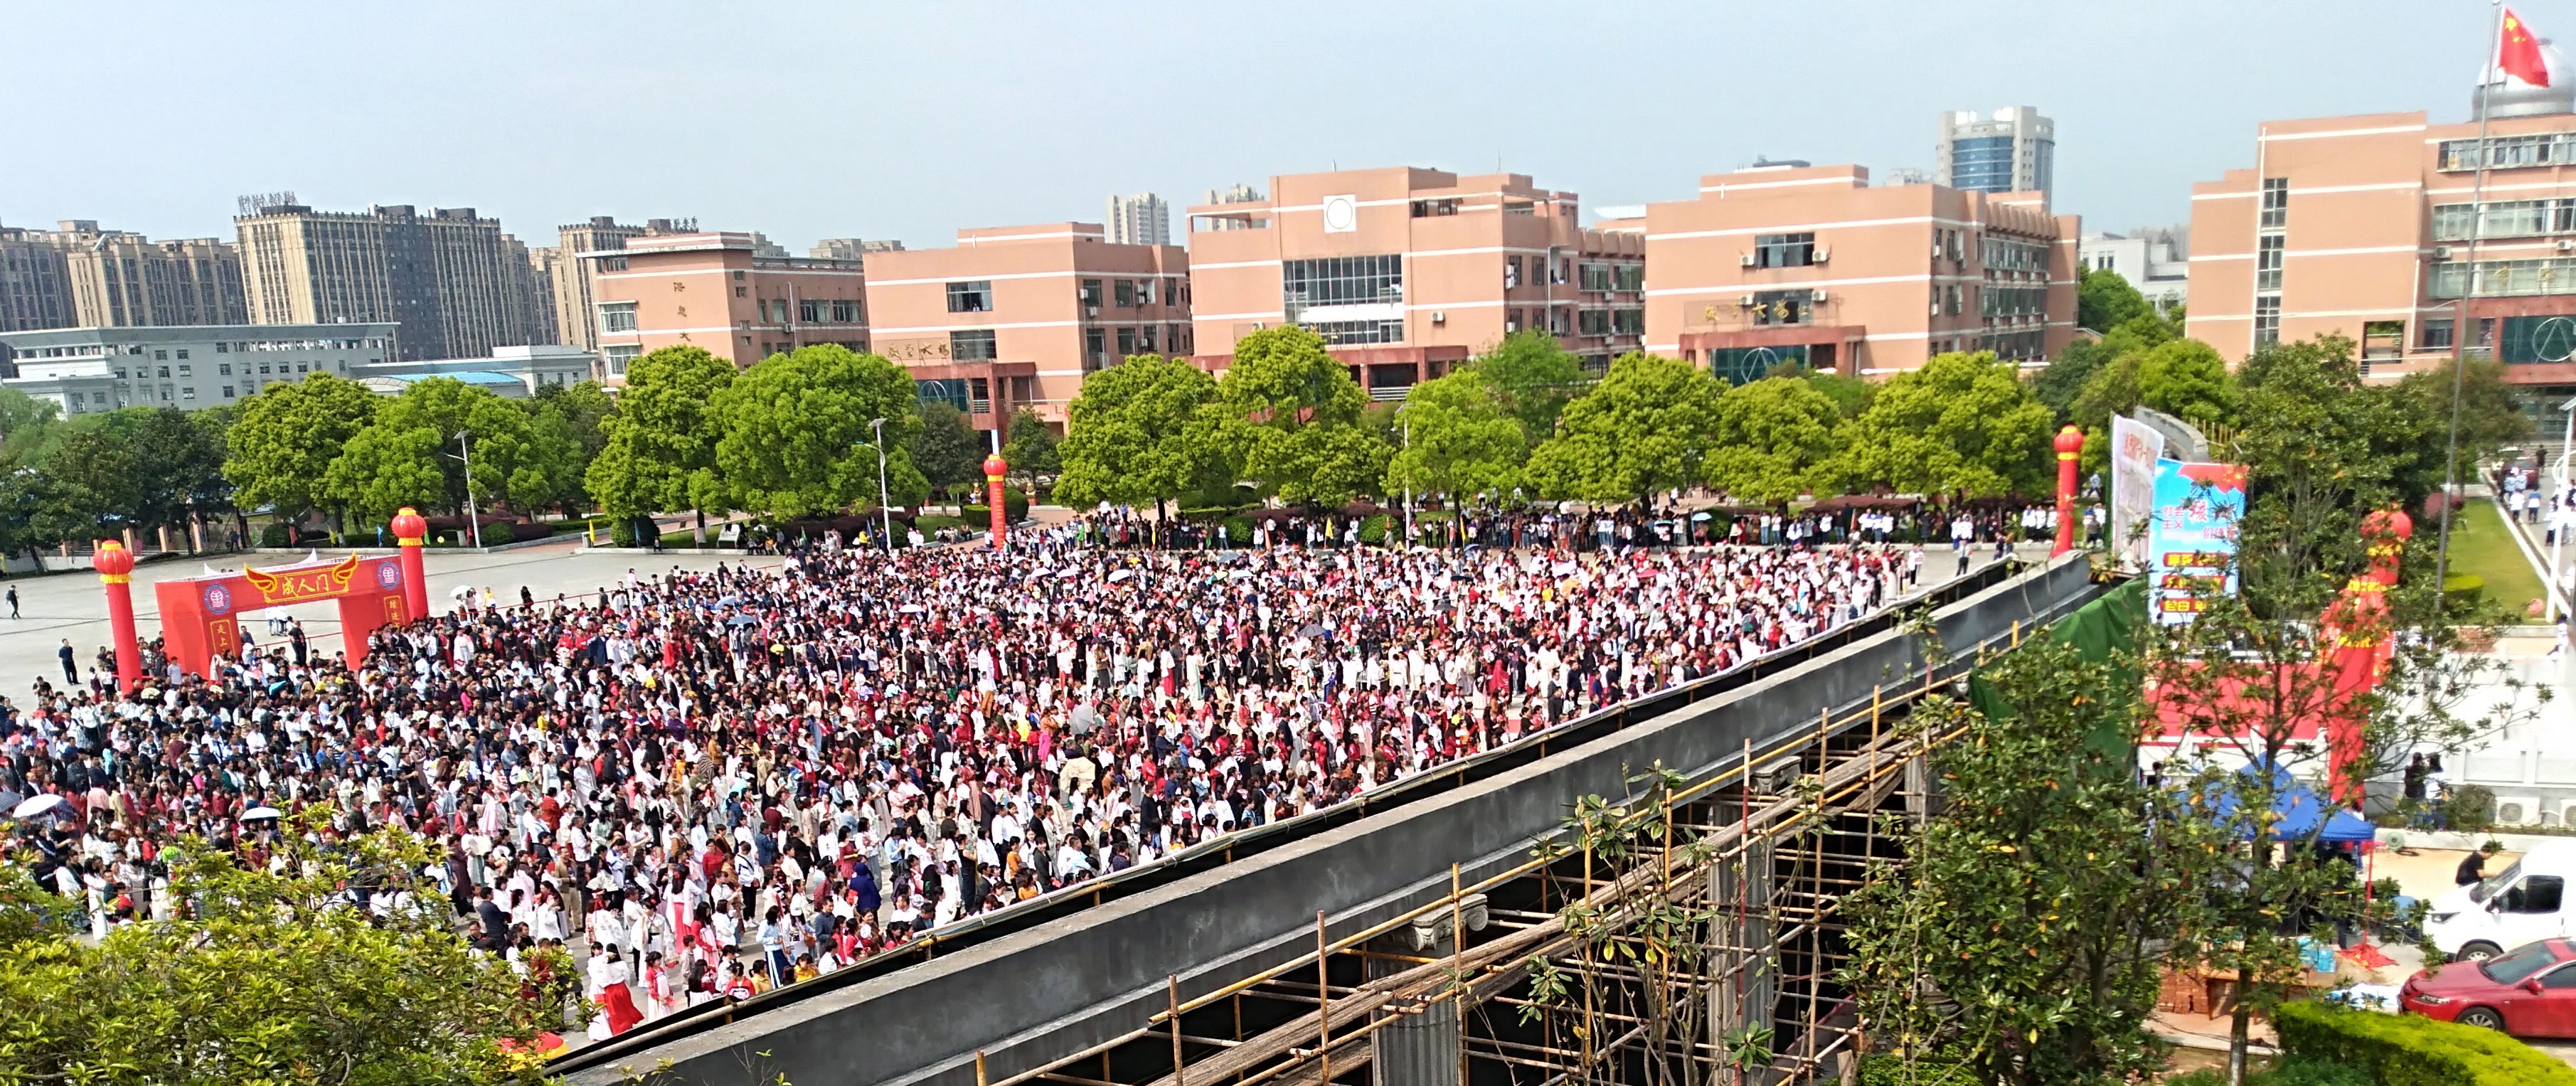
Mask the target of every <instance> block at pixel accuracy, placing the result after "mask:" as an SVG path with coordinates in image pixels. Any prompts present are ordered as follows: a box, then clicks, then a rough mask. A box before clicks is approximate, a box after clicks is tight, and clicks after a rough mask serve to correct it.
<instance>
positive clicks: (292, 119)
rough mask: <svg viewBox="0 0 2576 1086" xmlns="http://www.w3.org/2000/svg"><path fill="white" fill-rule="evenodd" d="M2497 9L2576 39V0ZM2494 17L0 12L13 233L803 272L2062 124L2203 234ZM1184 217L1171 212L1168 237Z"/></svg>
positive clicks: (2424, 5)
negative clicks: (2013, 116) (1276, 208)
mask: <svg viewBox="0 0 2576 1086" xmlns="http://www.w3.org/2000/svg"><path fill="white" fill-rule="evenodd" d="M2516 10H2517V11H2518V12H2520V13H2521V14H2522V15H2523V16H2524V17H2525V18H2526V19H2527V20H2529V21H2530V23H2531V24H2532V25H2533V26H2534V27H2535V28H2537V29H2538V30H2539V31H2540V32H2541V33H2542V34H2544V35H2554V36H2557V37H2560V38H2563V39H2566V40H2570V41H2576V0H2531V2H2529V3H2527V4H2518V5H2517V6H2516ZM2492 12H2493V9H2492V8H2490V7H2489V6H2488V5H2487V4H2485V3H2481V2H2477V0H2413V2H2394V0H2299V2H2280V3H2257V2H2248V0H2232V2H2230V0H2134V2H2129V3H2102V2H2094V0H2057V2H2053V3H2039V2H2028V3H2021V2H1993V3H1986V2H1974V0H1947V2H1942V3H1922V2H1919V0H1909V2H1896V0H1871V2H1834V3H1827V2H1813V0H1807V2H1800V0H1790V2H1779V0H1772V2H1767V3H1759V4H1741V3H1696V4H1690V3H1655V4H1645V3H1640V4H1624V3H1598V4H1582V3H1576V4H1566V3H1554V4H1528V3H1516V2H1498V0H1488V2H1457V3H1419V4H1407V3H1394V2H1378V3H1345V2H1340V0H1329V2H1317V0H1304V2H1298V3H1267V4H1244V3H1236V4H1207V5H1177V4H1156V3H1145V2H1130V3H1125V4H1115V5H1113V4H1099V3H1083V4H1049V5H1038V4H982V3H954V2H939V0H916V2H913V3H904V4H863V3H802V2H794V0H774V2H763V3H725V4H717V3H699V4H684V3H604V2H595V3H553V2H547V0H521V2H516V3H432V4H402V5H392V4H385V5H371V4H313V5H288V4H256V3H204V2H202V0H191V2H187V3H164V2H157V0H156V2H142V0H120V2H116V3H78V2H72V0H5V2H0V41H6V42H7V43H8V53H9V58H10V59H9V61H8V62H7V65H6V80H5V83H0V87H5V90H0V94H5V95H6V101H7V113H6V116H7V118H8V123H7V124H6V126H5V128H0V132H5V136H0V148H5V151H6V154H5V156H0V163H5V166H0V222H7V223H10V224H15V225H39V224H45V223H50V222H52V221H53V220H56V219H67V218H87V219H97V220H100V221H101V222H102V223H103V224H107V225H110V226H114V227H120V228H124V229H130V230H140V231H143V232H145V233H148V234H151V235H153V236H155V237H185V236H203V235H221V236H226V237H229V236H231V234H232V229H231V224H230V222H229V221H228V218H229V216H230V215H231V214H232V209H233V197H234V196H235V195H237V194H240V193H246V192H255V191H264V190H270V189H293V190H294V191H295V192H297V193H298V194H299V195H300V196H302V198H303V199H304V201H305V202H307V203H310V204H312V205H315V206H317V207H322V208H329V209H337V210H357V209H362V208H364V207H365V206H366V205H368V204H370V203H410V204H417V205H421V206H423V207H427V206H431V205H437V206H449V207H455V206H471V207H475V208H478V209H480V210H481V211H482V212H483V213H485V214H489V215H498V216H500V218H501V220H502V224H503V225H504V227H505V228H507V229H509V230H510V231H512V232H513V233H516V234H518V235H519V236H520V237H521V238H523V239H527V240H528V241H530V242H531V243H532V244H548V243H551V242H552V240H553V237H554V229H553V228H554V226H555V224H558V223H562V222H568V221H573V220H575V219H579V218H583V217H587V216H590V215H595V214H613V215H616V216H617V217H618V218H619V219H621V220H625V221H640V220H642V219H644V218H646V217H648V216H663V215H695V216H697V217H698V219H699V221H700V223H701V224H702V225H703V226H705V227H707V228H711V229H728V230H761V231H764V232H766V233H768V234H769V235H770V236H771V237H772V238H774V239H776V240H778V241H781V242H783V243H785V244H787V245H789V246H791V247H794V248H796V249H798V250H799V251H802V249H803V247H804V246H805V245H807V244H809V243H810V242H811V241H812V240H813V239H815V238H818V237H845V236H859V237H867V238H884V237H893V238H900V239H902V240H904V241H905V242H907V243H909V244H911V245H913V246H915V247H921V246H928V245H938V244H944V243H946V242H947V241H948V240H949V239H950V238H952V237H953V236H954V233H953V232H954V231H955V230H956V229H957V228H958V227H960V226H977V225H1001V224H1010V223H1022V222H1037V221H1047V220H1062V219H1082V220H1089V221H1097V220H1098V219H1099V218H1100V216H1101V204H1102V198H1103V197H1105V196H1106V195H1107V194H1109V193H1111V192H1134V191H1139V190H1151V191H1156V192H1160V193H1162V194H1163V195H1164V197H1165V198H1166V199H1168V200H1170V201H1172V203H1173V205H1174V207H1175V210H1176V212H1177V209H1178V208H1179V207H1181V206H1184V205H1187V204H1190V203H1195V202H1197V201H1198V200H1199V198H1200V194H1201V193H1202V192H1203V191H1204V190H1206V189H1208V188H1210V187H1223V186H1226V185H1229V184H1232V183H1234V182H1237V181H1249V182H1252V183H1253V184H1255V185H1261V186H1264V187H1265V188H1266V185H1267V182H1266V178H1267V177H1268V176H1269V175H1271V174H1274V173H1296V172H1303V171H1308V170H1320V169H1327V168H1330V167H1332V166H1333V165H1334V164H1335V163H1339V164H1340V165H1341V166H1344V167H1354V166H1385V165H1399V164H1404V165H1417V166H1427V167H1435V168H1441V169H1451V170H1458V171H1461V172H1466V171H1485V170H1490V169H1492V168H1493V167H1494V164H1495V162H1496V159H1497V157H1499V158H1500V160H1501V163H1502V165H1503V166H1504V167H1505V168H1506V169H1509V170H1512V171H1514V172H1519V173H1527V174H1529V175H1531V176H1532V177H1534V178H1535V179H1536V180H1537V181H1538V182H1539V183H1540V184H1543V185H1549V186H1553V187H1556V188H1561V189H1571V190H1574V191H1576V192H1579V193H1581V194H1582V196H1583V199H1584V202H1585V204H1586V205H1587V206H1590V207H1598V206H1601V205H1604V204H1627V203H1639V202H1644V201H1648V200H1668V199H1681V198H1685V197H1687V196H1689V195H1690V194H1691V192H1692V190H1693V188H1694V183H1695V179H1696V178H1697V177H1698V176H1699V175H1701V174H1703V173H1710V172H1718V171H1723V170H1728V169H1733V168H1735V167H1737V166H1741V165H1744V164H1746V163H1748V162H1750V161H1751V160H1752V159H1753V158H1754V157H1755V156H1756V155H1768V156H1771V157H1775V158H1805V159H1809V160H1812V161H1816V162H1819V163H1826V162H1858V163H1861V164H1863V165H1866V166H1868V167H1870V168H1871V170H1872V171H1874V172H1878V173H1884V172H1885V171H1886V170H1887V169H1889V168H1892V167H1898V166H1917V167H1923V168H1927V169H1928V168H1929V167H1930V166H1931V164H1932V149H1931V145H1932V139H1933V132H1934V124H1935V118H1936V117H1937V115H1938V114H1939V113H1940V112H1941V111H1943V110H1949V109H1977V110H1988V109H1992V108H1994V107H1996V106H2002V105H2012V104H2028V105H2034V106H2037V107H2039V109H2040V111H2041V112H2043V113H2045V114H2047V115H2048V116H2050V117H2052V118H2054V119H2055V120H2056V122H2057V139H2058V144H2057V176H2058V181H2059V186H2058V194H2057V201H2056V203H2057V206H2058V208H2059V209H2060V210H2061V211H2074V212H2077V213H2080V214H2082V215H2083V216H2084V217H2085V222H2086V226H2087V228H2088V229H2112V230H2120V229H2126V228H2129V227H2133V226H2139V225H2147V224H2155V223H2164V222H2171V221H2176V220H2178V219H2181V218H2183V217H2184V216H2186V215H2187V214H2188V208H2189V203H2190V199H2189V197H2190V189H2189V186H2190V184H2191V182H2193V181H2195V180H2204V179H2210V178H2215V177H2216V176H2218V174H2219V173H2220V171H2222V170H2224V169H2227V168H2229V167H2235V166H2242V165H2250V164H2251V162H2252V156H2253V139H2252V135H2253V128H2254V124H2255V122H2256V121H2258V120H2262V119H2266V118H2288V117H2305V116H2323V115H2334V114H2345V113H2366V112H2376V111H2393V110H2413V109H2425V110H2430V111H2431V113H2432V115H2433V118H2434V119H2435V120H2436V121H2444V120H2456V119H2459V118H2461V117H2463V116H2465V115H2466V113H2467V100H2468V94H2469V89H2470V85H2471V82H2472V79H2473V75H2474V72H2475V71H2476V69H2477V66H2478V64H2479V63H2480V61H2481V54H2482V52H2483V49H2484V45H2483V41H2484V39H2485V36H2486V35H2487V33H2488V26H2489V20H2491V19H2492V18H2493V14H2492ZM1175 220H1176V221H1175V223H1174V227H1175V229H1179V228H1181V224H1180V223H1179V222H1178V216H1177V214H1176V215H1175Z"/></svg>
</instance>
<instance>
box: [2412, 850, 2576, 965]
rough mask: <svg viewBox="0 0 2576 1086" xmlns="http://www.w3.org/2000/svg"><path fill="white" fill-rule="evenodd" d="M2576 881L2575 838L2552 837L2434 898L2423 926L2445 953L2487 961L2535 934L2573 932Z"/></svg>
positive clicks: (2530, 938)
mask: <svg viewBox="0 0 2576 1086" xmlns="http://www.w3.org/2000/svg"><path fill="white" fill-rule="evenodd" d="M2571 881H2576V841H2550V842H2546V843H2544V844H2542V845H2540V846H2539V847H2537V848H2534V849H2532V850H2531V851H2529V852H2526V853H2524V854H2523V856H2522V858H2521V859H2519V860H2516V861H2514V863H2513V866H2511V867H2508V868H2505V869H2504V870H2502V871H2499V872H2497V873H2495V874H2493V875H2489V876H2487V877H2486V879H2485V880H2484V881H2481V882H2475V883H2471V884H2469V885H2467V886H2462V887H2459V888H2457V889H2454V890H2452V891H2451V892H2449V893H2447V894H2443V895H2442V896H2440V897H2437V898H2434V899H2433V906H2432V910H2431V912H2430V913H2429V914H2428V915H2426V917H2425V918H2424V930H2425V932H2426V933H2427V934H2430V935H2431V936H2432V937H2433V946H2434V947H2435V948H2436V949H2439V950H2440V951H2441V952H2442V953H2444V954H2448V955H2450V956H2451V957H2453V958H2456V959H2463V960H2466V961H2473V962H2474V961H2485V960H2486V959H2488V958H2492V957H2494V956H2496V955H2498V954H2502V953H2504V952H2505V951H2508V950H2511V949H2513V948H2515V947H2518V946H2521V945H2523V944H2524V943H2528V942H2531V941H2532V940H2535V939H2547V938H2550V937H2552V936H2558V935H2566V934H2569V933H2570V932H2571V930H2572V929H2571V926H2570V924H2569V920H2570V916H2569V913H2568V910H2569V907H2570V906H2571V905H2576V901H2571V900H2570V899H2569V897H2568V894H2567V884H2568V883H2569V882H2571Z"/></svg>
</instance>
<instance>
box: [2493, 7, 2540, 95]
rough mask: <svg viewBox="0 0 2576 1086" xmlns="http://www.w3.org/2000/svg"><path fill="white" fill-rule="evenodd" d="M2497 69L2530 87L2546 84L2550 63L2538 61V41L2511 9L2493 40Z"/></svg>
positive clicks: (2506, 12) (2506, 13) (2508, 9)
mask: <svg viewBox="0 0 2576 1086" xmlns="http://www.w3.org/2000/svg"><path fill="white" fill-rule="evenodd" d="M2496 67H2497V68H2498V69H2499V70H2501V71H2503V72H2504V74H2506V75H2509V76H2512V77H2514V78H2515V79H2519V80H2522V81H2523V82H2525V83H2528V84H2530V85H2532V86H2535V87H2546V86H2548V85H2549V62H2548V61H2546V60H2543V59H2542V58H2541V55H2540V39H2538V38H2535V37H2532V36H2531V28H2530V27H2529V26H2526V25H2524V24H2523V21H2522V16H2519V15H2516V14H2514V13H2513V9H2512V8H2506V9H2504V26H2503V29H2502V31H2501V32H2500V33H2499V34H2498V35H2497V40H2496Z"/></svg>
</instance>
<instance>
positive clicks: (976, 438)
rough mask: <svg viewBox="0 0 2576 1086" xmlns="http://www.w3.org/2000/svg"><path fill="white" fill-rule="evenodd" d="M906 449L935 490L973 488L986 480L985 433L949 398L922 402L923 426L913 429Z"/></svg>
mask: <svg viewBox="0 0 2576 1086" xmlns="http://www.w3.org/2000/svg"><path fill="white" fill-rule="evenodd" d="M905 450H906V451H907V452H909V453H910V454H911V456H912V466H913V467H914V468H916V469H918V470H919V471H920V472H921V477H922V478H923V479H924V480H926V481H927V482H928V483H929V484H930V489H931V490H932V491H934V492H937V493H943V494H948V493H953V492H954V490H953V488H955V487H960V486H963V487H966V488H967V489H969V490H972V489H974V488H975V487H977V486H979V485H981V484H982V483H983V481H984V435H982V434H980V433H977V432H976V430H975V424H974V423H972V422H970V421H968V420H967V418H966V413H965V412H963V411H960V410H958V409H957V407H956V405H954V404H951V403H949V402H948V401H946V400H930V401H927V402H924V403H923V404H922V405H921V428H920V429H918V430H915V431H913V435H912V437H911V439H910V440H909V441H908V442H907V444H906V445H905Z"/></svg>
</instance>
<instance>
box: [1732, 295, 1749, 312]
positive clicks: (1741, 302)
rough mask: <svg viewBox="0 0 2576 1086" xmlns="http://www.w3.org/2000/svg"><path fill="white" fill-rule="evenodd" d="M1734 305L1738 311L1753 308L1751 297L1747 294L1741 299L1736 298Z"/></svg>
mask: <svg viewBox="0 0 2576 1086" xmlns="http://www.w3.org/2000/svg"><path fill="white" fill-rule="evenodd" d="M1735 305H1736V308H1738V309H1751V308H1753V296H1752V295H1750V294H1747V295H1745V296H1743V297H1741V298H1737V299H1736V300H1735Z"/></svg>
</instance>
